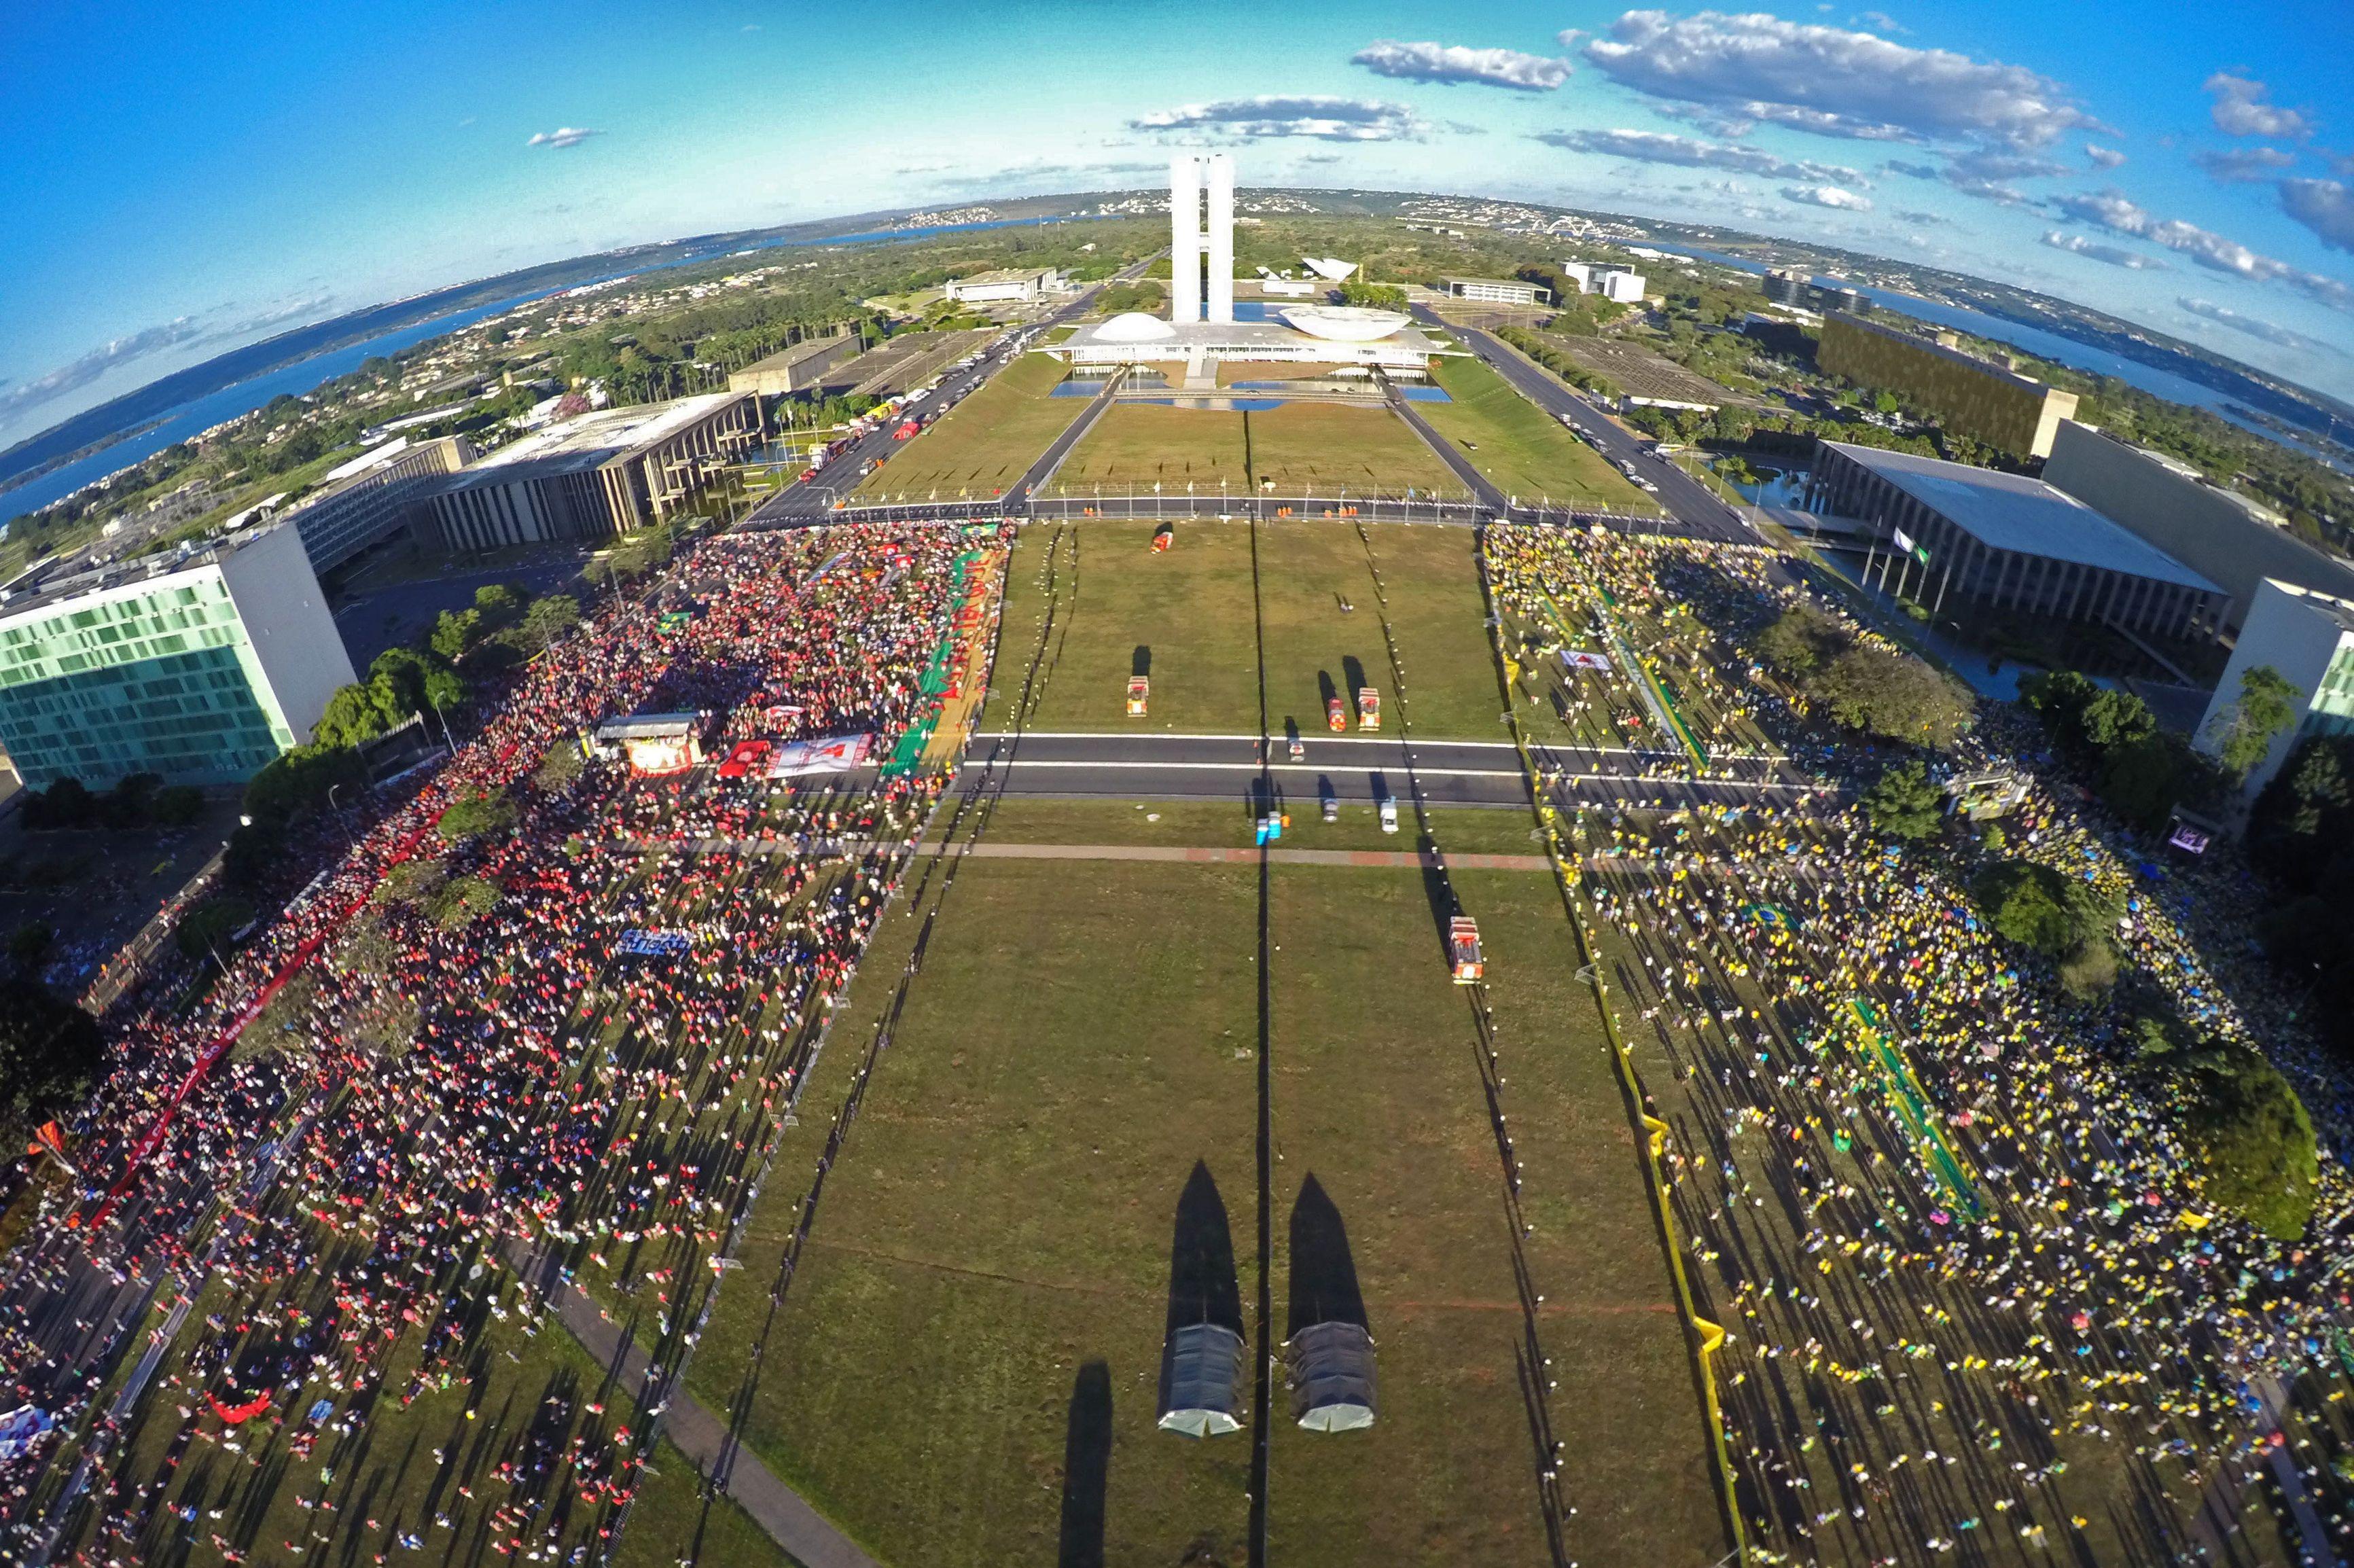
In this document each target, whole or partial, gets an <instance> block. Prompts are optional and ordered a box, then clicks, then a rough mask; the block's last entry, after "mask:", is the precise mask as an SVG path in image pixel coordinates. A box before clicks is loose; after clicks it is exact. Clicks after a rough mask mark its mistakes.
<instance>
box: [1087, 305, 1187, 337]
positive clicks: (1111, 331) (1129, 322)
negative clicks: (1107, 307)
mask: <svg viewBox="0 0 2354 1568" xmlns="http://www.w3.org/2000/svg"><path fill="white" fill-rule="evenodd" d="M1176 335H1177V329H1176V328H1175V327H1173V326H1171V325H1170V324H1169V323H1167V322H1164V321H1162V320H1161V318H1160V317H1159V316H1148V315H1146V314H1145V313H1143V312H1142V311H1122V312H1121V313H1119V314H1118V315H1116V316H1114V317H1112V318H1111V320H1109V321H1108V322H1106V323H1104V324H1103V325H1101V326H1099V327H1097V328H1096V341H1097V343H1159V342H1160V341H1161V339H1163V338H1171V337H1175V336H1176Z"/></svg>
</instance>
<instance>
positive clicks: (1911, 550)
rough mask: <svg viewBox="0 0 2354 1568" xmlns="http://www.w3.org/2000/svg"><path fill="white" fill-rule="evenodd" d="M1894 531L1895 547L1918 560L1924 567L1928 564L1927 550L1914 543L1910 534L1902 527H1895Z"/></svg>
mask: <svg viewBox="0 0 2354 1568" xmlns="http://www.w3.org/2000/svg"><path fill="white" fill-rule="evenodd" d="M1895 533H1896V547H1897V548H1898V549H1900V550H1902V551H1903V552H1904V553H1905V554H1906V555H1908V556H1912V557H1913V558H1914V560H1916V561H1918V562H1920V563H1921V564H1922V565H1923V566H1927V565H1928V564H1929V552H1928V551H1927V550H1925V549H1924V548H1922V547H1921V546H1919V545H1917V544H1915V543H1914V539H1913V535H1910V534H1907V533H1906V532H1905V531H1904V530H1903V529H1902V528H1899V529H1897V530H1896V531H1895Z"/></svg>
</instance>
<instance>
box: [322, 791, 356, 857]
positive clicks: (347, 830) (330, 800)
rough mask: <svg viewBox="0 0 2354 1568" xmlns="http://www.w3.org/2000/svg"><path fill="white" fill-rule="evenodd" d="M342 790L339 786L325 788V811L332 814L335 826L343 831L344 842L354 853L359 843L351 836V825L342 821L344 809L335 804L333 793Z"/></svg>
mask: <svg viewBox="0 0 2354 1568" xmlns="http://www.w3.org/2000/svg"><path fill="white" fill-rule="evenodd" d="M342 788H343V786H342V785H340V784H330V785H328V786H327V810H329V811H331V812H333V813H334V818H335V824H336V826H338V827H340V828H342V829H343V830H344V842H345V843H347V844H349V845H351V847H352V848H353V849H354V850H355V851H356V850H357V849H358V848H359V847H360V841H359V840H358V839H356V838H355V837H353V836H352V825H351V823H349V822H347V821H344V809H343V808H342V807H341V806H338V805H337V804H335V791H336V790H338V789H342Z"/></svg>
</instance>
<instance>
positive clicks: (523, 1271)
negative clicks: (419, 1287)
mask: <svg viewBox="0 0 2354 1568" xmlns="http://www.w3.org/2000/svg"><path fill="white" fill-rule="evenodd" d="M507 1255H508V1261H509V1262H510V1263H512V1264H513V1265H514V1267H515V1271H516V1273H517V1274H518V1275H519V1276H520V1277H522V1278H523V1279H524V1280H525V1281H526V1282H527V1283H529V1284H530V1285H531V1286H532V1287H535V1288H536V1289H539V1290H541V1291H543V1292H545V1293H546V1295H547V1296H548V1297H549V1298H551V1299H552V1300H553V1301H554V1303H555V1306H556V1310H557V1316H558V1317H559V1318H561V1319H563V1321H564V1326H565V1327H566V1328H567V1329H568V1330H571V1331H572V1337H573V1338H574V1339H577V1340H579V1341H580V1343H581V1345H582V1346H583V1347H584V1348H585V1349H586V1350H587V1351H588V1353H589V1354H590V1355H592V1356H594V1357H595V1358H596V1359H597V1361H598V1363H599V1365H601V1366H602V1367H604V1369H605V1373H606V1376H607V1377H608V1378H610V1380H611V1381H612V1383H613V1384H614V1386H615V1387H618V1388H629V1389H632V1390H635V1391H637V1393H639V1394H640V1395H646V1394H651V1393H653V1392H654V1391H655V1389H656V1387H657V1386H658V1385H659V1383H660V1381H661V1380H660V1378H659V1376H658V1375H657V1374H656V1373H655V1372H654V1369H653V1366H652V1362H651V1361H649V1360H648V1358H647V1356H646V1352H645V1351H644V1349H643V1348H642V1346H640V1345H639V1343H638V1342H637V1340H636V1339H635V1338H634V1337H633V1336H631V1335H629V1334H627V1333H625V1332H623V1330H622V1329H621V1326H620V1324H618V1323H616V1322H614V1321H613V1320H612V1319H610V1318H609V1317H607V1316H606V1315H605V1312H604V1309H603V1308H600V1307H599V1306H598V1305H597V1303H596V1301H595V1299H594V1298H591V1297H590V1296H589V1295H588V1292H586V1291H584V1290H582V1289H581V1288H580V1287H578V1286H577V1285H574V1284H572V1283H571V1282H570V1281H569V1280H563V1279H560V1278H559V1277H557V1272H556V1267H555V1259H554V1258H553V1257H551V1256H549V1255H546V1254H540V1255H533V1254H532V1253H531V1252H529V1251H528V1250H526V1249H525V1247H524V1246H523V1245H521V1244H520V1243H511V1244H510V1245H509V1247H508V1254H507ZM667 1398H668V1405H669V1407H668V1409H666V1410H665V1411H664V1412H663V1427H662V1431H663V1436H665V1437H667V1438H669V1439H670V1440H671V1441H672V1442H673V1443H674V1444H676V1445H677V1446H678V1448H679V1451H680V1452H681V1453H683V1454H684V1455H685V1456H686V1457H688V1458H690V1459H692V1460H694V1461H695V1468H696V1469H697V1470H699V1471H701V1472H702V1473H703V1475H704V1476H705V1478H712V1477H715V1476H716V1477H717V1478H719V1488H720V1489H721V1490H722V1491H724V1492H726V1494H727V1495H728V1496H729V1497H731V1498H733V1499H736V1501H737V1504H738V1505H739V1506H740V1507H741V1508H742V1509H743V1510H744V1511H745V1512H746V1513H748V1514H750V1515H751V1516H752V1519H753V1520H754V1522H756V1523H757V1524H758V1525H759V1527H760V1528H761V1529H762V1530H765V1531H768V1532H769V1539H770V1540H772V1541H774V1542H776V1543H777V1544H778V1545H779V1546H781V1547H783V1548H784V1549H785V1551H786V1552H788V1553H790V1555H791V1557H792V1558H793V1560H794V1561H795V1562H797V1563H801V1568H879V1565H878V1564H877V1563H875V1560H874V1559H873V1558H872V1557H869V1556H867V1555H866V1553H865V1552H862V1551H860V1550H859V1548H858V1545H857V1543H856V1542H854V1541H852V1540H851V1539H850V1538H849V1537H848V1536H846V1535H844V1534H843V1533H842V1531H839V1530H837V1529H835V1528H834V1526H833V1524H832V1521H831V1520H827V1519H826V1517H825V1516H824V1515H823V1514H822V1513H820V1512H818V1511H817V1510H815V1509H813V1508H811V1507H810V1505H809V1504H808V1503H806V1502H804V1501H803V1500H802V1499H801V1494H800V1493H798V1492H796V1491H794V1490H793V1489H791V1488H790V1487H788V1486H787V1485H785V1483H784V1482H782V1481H780V1480H779V1479H778V1478H777V1477H776V1473H775V1472H774V1471H772V1470H770V1469H769V1467H768V1466H767V1465H765V1464H763V1463H761V1462H760V1457H759V1456H758V1455H757V1454H754V1453H753V1452H751V1451H750V1450H749V1449H748V1448H746V1447H745V1446H743V1445H742V1444H741V1443H738V1442H737V1441H735V1439H734V1438H733V1437H731V1436H730V1435H729V1434H728V1431H727V1424H726V1422H725V1421H723V1420H721V1419H720V1418H719V1417H718V1416H716V1415H714V1414H712V1413H711V1412H710V1411H709V1410H708V1409H706V1408H705V1406H704V1405H703V1404H701V1403H700V1402H699V1401H697V1400H696V1399H695V1397H694V1396H693V1395H691V1394H689V1393H686V1391H685V1390H684V1389H682V1388H677V1387H673V1388H672V1389H671V1390H670V1391H669V1393H668V1396H667Z"/></svg>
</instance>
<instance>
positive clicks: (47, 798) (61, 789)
mask: <svg viewBox="0 0 2354 1568" xmlns="http://www.w3.org/2000/svg"><path fill="white" fill-rule="evenodd" d="M24 814H25V826H26V827H27V829H28V830H30V831H31V832H49V831H52V830H55V829H60V828H86V827H88V826H90V823H92V822H93V821H97V820H98V797H97V796H95V795H92V794H91V793H90V790H89V789H88V788H86V787H85V786H84V785H83V783H82V781H81V780H80V779H58V781H57V782H56V783H54V784H51V785H50V786H49V787H48V789H36V790H34V791H33V792H32V793H31V794H29V795H27V796H26V797H25V806H24Z"/></svg>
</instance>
